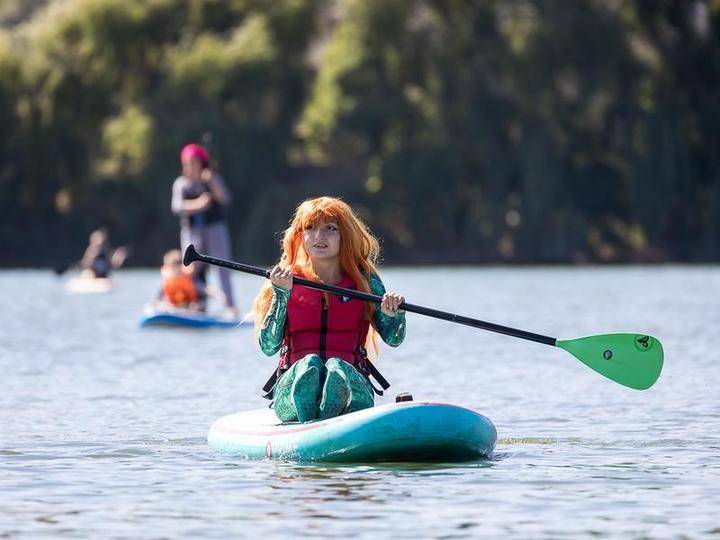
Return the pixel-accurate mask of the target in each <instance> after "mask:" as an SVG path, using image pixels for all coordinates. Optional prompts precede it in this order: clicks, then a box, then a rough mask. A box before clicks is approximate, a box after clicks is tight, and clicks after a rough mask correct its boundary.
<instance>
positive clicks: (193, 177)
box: [171, 144, 237, 314]
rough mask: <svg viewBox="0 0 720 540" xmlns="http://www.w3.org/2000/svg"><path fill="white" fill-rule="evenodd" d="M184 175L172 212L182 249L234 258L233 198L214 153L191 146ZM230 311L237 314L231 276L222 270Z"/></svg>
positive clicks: (184, 159)
mask: <svg viewBox="0 0 720 540" xmlns="http://www.w3.org/2000/svg"><path fill="white" fill-rule="evenodd" d="M180 162H181V164H182V175H181V176H179V177H178V178H177V179H176V180H175V182H174V183H173V187H172V203H171V207H172V211H173V213H175V214H177V215H178V216H180V245H181V246H182V249H183V250H185V248H186V247H187V246H188V245H189V244H194V245H195V247H197V248H198V250H200V251H204V252H205V253H207V254H209V255H212V256H215V257H221V258H225V259H228V258H230V232H229V230H228V226H227V222H226V220H225V210H226V208H227V207H228V206H229V205H230V202H231V196H230V193H229V191H228V190H227V188H226V187H225V182H224V181H223V179H222V177H221V176H220V175H219V174H218V173H217V172H216V171H214V170H213V169H212V168H211V166H210V153H209V152H208V151H207V150H206V149H205V148H204V147H202V146H200V145H199V144H188V145H186V146H185V147H183V149H182V151H181V152H180ZM219 273H220V285H221V287H222V291H223V293H224V295H225V305H226V308H227V311H228V312H230V313H231V314H236V313H237V310H236V308H235V302H234V299H233V294H232V285H231V282H230V273H229V272H228V270H227V269H225V268H220V269H219Z"/></svg>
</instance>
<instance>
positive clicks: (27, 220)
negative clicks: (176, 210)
mask: <svg viewBox="0 0 720 540" xmlns="http://www.w3.org/2000/svg"><path fill="white" fill-rule="evenodd" d="M6 2H7V3H5V4H3V7H1V8H0V24H1V25H2V27H1V29H0V122H2V126H3V129H2V130H1V131H0V242H2V244H3V246H4V250H3V253H4V255H3V257H2V264H3V265H38V264H52V263H53V262H58V261H60V262H62V261H64V260H67V259H68V258H73V257H76V256H79V254H80V253H81V251H82V249H83V247H84V244H85V241H86V239H87V234H88V233H89V232H90V230H92V229H93V228H94V227H96V226H99V225H105V226H107V227H108V229H109V230H110V232H111V237H112V240H113V241H114V243H115V244H120V243H128V244H130V245H131V246H132V248H133V251H134V254H133V258H132V259H131V262H132V263H134V264H153V265H154V264H156V263H159V261H160V257H161V255H162V252H163V251H164V250H165V249H167V248H169V247H174V246H175V245H176V244H177V237H178V223H177V219H176V218H175V217H174V216H172V215H171V213H170V209H169V201H170V186H171V183H172V181H173V180H174V178H175V177H176V176H177V175H178V173H179V162H178V156H179V150H180V148H181V147H182V145H183V144H185V143H187V142H200V143H202V144H205V145H206V146H207V147H208V148H209V149H210V150H211V152H212V153H213V155H214V156H215V158H216V160H217V162H218V164H219V169H220V171H221V173H222V174H223V176H224V177H225V179H226V181H227V182H228V184H229V186H230V188H231V190H232V192H233V194H234V197H235V201H234V204H233V207H232V211H231V213H230V226H231V231H232V235H233V243H234V254H235V256H236V257H237V258H239V259H243V260H246V261H248V262H254V263H259V262H264V263H269V262H271V261H272V260H274V259H275V257H276V256H277V253H278V240H279V237H278V235H277V232H278V231H280V230H282V229H283V228H284V227H285V226H286V224H287V221H288V219H289V218H290V213H291V211H292V209H293V208H294V207H295V205H296V204H297V203H298V202H299V201H300V200H301V199H303V198H306V197H309V196H316V195H320V194H329V195H340V196H342V197H344V198H345V199H346V200H347V201H348V202H350V203H351V204H353V206H355V207H356V208H357V209H358V210H359V211H360V213H361V214H362V215H363V217H364V218H365V219H366V220H367V222H368V223H369V224H370V226H371V228H372V229H373V230H374V232H375V233H376V234H377V235H378V236H379V237H380V238H381V240H382V242H383V245H384V255H385V260H386V261H389V262H408V263H412V262H484V261H518V262H561V261H578V262H582V261H590V262H593V261H609V262H612V261H664V260H679V261H710V260H712V261H716V260H718V259H720V208H719V205H720V191H719V190H720V154H719V152H718V150H719V149H720V145H719V143H720V141H719V140H718V139H719V136H720V133H719V131H718V125H719V123H720V91H719V88H718V82H719V81H720V46H719V45H720V44H719V43H718V37H719V35H720V34H719V30H720V1H718V0H707V1H701V0H692V1H690V0H688V1H683V0H674V1H673V0H664V1H661V0H655V1H653V0H635V1H623V0H577V1H575V2H562V1H560V0H544V1H541V0H536V1H517V0H515V1H513V0H494V1H493V0H487V1H485V0H484V1H479V0H478V1H466V0H390V1H389V0H335V1H331V0H324V1H320V0H273V1H265V0H46V1H43V0H35V1H29V2H20V1H19V0H17V1H13V0H6Z"/></svg>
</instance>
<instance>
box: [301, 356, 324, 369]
mask: <svg viewBox="0 0 720 540" xmlns="http://www.w3.org/2000/svg"><path fill="white" fill-rule="evenodd" d="M297 363H298V364H299V365H298V369H300V368H302V369H305V368H309V367H311V366H314V367H316V368H318V370H320V372H321V373H322V368H323V361H322V359H321V358H320V356H319V355H317V354H315V353H310V354H306V355H305V356H303V357H302V358H301V359H300V360H298V361H297Z"/></svg>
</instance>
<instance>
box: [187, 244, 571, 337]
mask: <svg viewBox="0 0 720 540" xmlns="http://www.w3.org/2000/svg"><path fill="white" fill-rule="evenodd" d="M193 261H200V262H204V263H207V264H212V265H213V266H221V267H223V268H229V269H231V270H239V271H240V272H245V273H246V274H254V275H256V276H260V277H265V278H269V277H270V271H269V270H266V269H264V268H258V267H257V266H250V265H248V264H242V263H238V262H234V261H227V260H225V259H218V258H216V257H210V256H209V255H203V254H201V253H198V252H197V251H195V247H194V246H193V245H192V244H190V245H189V246H188V247H187V249H186V250H185V255H184V257H183V263H184V264H185V266H187V265H189V264H190V263H191V262H193ZM292 280H293V284H297V285H302V286H303V287H308V288H309V289H315V290H318V291H326V292H331V293H334V294H337V295H340V296H347V297H349V298H355V299H356V300H363V301H365V302H372V303H375V304H379V303H380V302H382V296H378V295H376V294H370V293H366V292H362V291H355V290H352V289H345V288H343V287H336V286H335V285H328V284H326V283H319V282H317V281H310V280H308V279H304V278H301V277H295V276H293V278H292ZM399 309H403V310H405V311H410V312H412V313H419V314H420V315H427V316H428V317H434V318H436V319H442V320H444V321H450V322H454V323H458V324H464V325H465V326H472V327H473V328H481V329H483V330H489V331H491V332H497V333H498V334H505V335H507V336H514V337H517V338H521V339H527V340H529V341H535V342H537V343H543V344H545V345H552V346H555V343H556V342H557V339H556V338H554V337H549V336H543V335H542V334H535V333H533V332H526V331H525V330H518V329H517V328H510V327H509V326H502V325H500V324H495V323H490V322H486V321H481V320H479V319H473V318H471V317H464V316H462V315H456V314H454V313H448V312H446V311H440V310H437V309H432V308H426V307H423V306H415V305H413V304H408V303H407V302H403V303H402V304H400V306H399Z"/></svg>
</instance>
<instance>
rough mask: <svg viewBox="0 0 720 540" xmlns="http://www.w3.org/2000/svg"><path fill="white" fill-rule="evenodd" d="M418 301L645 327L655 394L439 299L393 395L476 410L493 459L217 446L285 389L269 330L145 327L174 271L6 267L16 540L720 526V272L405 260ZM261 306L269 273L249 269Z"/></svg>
mask: <svg viewBox="0 0 720 540" xmlns="http://www.w3.org/2000/svg"><path fill="white" fill-rule="evenodd" d="M383 275H384V280H385V282H386V284H387V285H388V287H389V288H390V289H393V290H398V291H400V292H403V293H404V294H405V295H406V297H407V298H408V300H409V301H411V302H413V303H415V304H421V305H426V306H431V307H436V308H439V309H444V310H447V311H452V312H455V313H461V314H465V315H470V316H475V317H478V318H482V319H484V320H488V321H492V322H496V323H501V324H507V325H510V326H514V327H516V328H522V329H526V330H530V331H534V332H538V333H542V334H546V335H551V336H557V337H563V338H570V337H577V336H582V335H589V334H595V333H603V332H618V331H631V332H632V331H637V332H643V333H650V334H653V335H655V336H657V337H659V338H660V339H661V340H662V342H663V344H664V346H665V351H666V360H665V368H664V371H663V374H662V376H661V378H660V380H659V381H658V383H657V384H656V385H655V386H654V387H653V388H651V389H650V390H648V391H644V392H638V391H634V390H630V389H628V388H625V387H622V386H620V385H618V384H616V383H613V382H611V381H608V380H606V379H604V378H602V377H601V376H599V375H597V374H596V373H594V372H592V371H590V370H589V369H587V368H586V367H585V366H583V365H582V364H581V363H580V362H578V361H576V360H575V359H574V358H573V357H572V356H570V355H569V354H567V353H565V352H564V351H562V350H560V349H556V348H553V347H548V346H544V345H538V344H535V343H531V342H526V341H523V340H519V339H515V338H509V337H506V336H501V335H497V334H492V333H489V332H485V331H481V330H476V329H472V328H467V327H462V326H459V325H453V324H450V323H447V322H442V321H438V320H434V319H429V318H426V317H422V316H419V315H413V314H410V315H408V334H407V338H406V342H405V343H404V344H403V345H402V346H401V347H400V348H399V349H396V350H395V349H393V350H390V349H389V348H384V349H382V351H381V358H380V361H379V365H380V367H381V369H382V371H383V373H384V375H385V376H386V377H387V378H388V379H389V380H390V381H391V382H392V384H393V387H392V389H391V390H392V395H391V396H387V397H384V398H380V399H379V402H381V403H385V402H388V401H390V400H392V399H393V396H394V394H395V393H397V392H400V391H410V392H412V393H413V394H414V396H415V398H416V399H437V400H442V401H450V402H456V403H459V404H462V405H465V406H469V407H473V408H477V409H479V410H482V411H483V412H485V414H487V415H488V416H489V417H490V418H491V419H492V420H493V421H494V422H495V425H496V427H497V430H498V437H499V439H498V445H497V448H496V451H495V453H494V455H493V456H492V458H491V459H488V460H481V461H477V462H473V463H464V464H435V465H392V464H387V465H358V466H328V465H318V464H295V463H286V462H276V461H245V460H240V459H232V458H228V457H225V456H222V455H216V454H214V453H213V452H212V451H210V450H209V449H208V447H207V446H206V444H205V435H206V432H207V429H208V427H209V426H210V424H211V423H212V421H213V420H214V419H216V418H217V417H219V416H222V415H225V414H228V413H231V412H235V411H240V410H246V409H252V408H258V407H262V406H265V403H266V402H265V401H264V400H262V399H261V398H260V395H259V389H260V386H261V385H262V384H263V383H264V382H265V379H266V378H267V376H268V375H269V373H270V371H271V370H272V365H273V361H272V360H270V359H267V358H265V357H262V355H261V354H260V353H259V351H258V350H257V348H256V346H255V344H254V341H253V337H252V331H251V330H246V329H238V330H229V331H228V330H214V331H197V330H194V331H193V330H148V329H145V330H141V329H139V328H138V324H137V322H138V317H139V315H140V312H141V309H142V306H143V304H144V302H145V301H146V300H148V299H149V298H150V297H152V296H153V295H154V294H155V292H156V290H157V286H158V283H157V273H156V272H151V271H123V272H119V273H117V274H116V284H117V287H116V288H115V290H113V291H112V292H111V293H109V294H104V295H69V294H67V293H66V292H65V291H64V288H63V285H64V283H63V280H61V279H58V278H56V277H55V276H53V275H51V274H50V273H49V272H47V271H4V272H0V290H1V291H2V294H0V321H1V322H2V324H0V343H2V348H1V350H0V369H1V372H0V373H1V374H0V537H2V538H48V537H62V538H193V539H197V538H229V537H241V538H242V537H247V538H278V537H281V536H282V537H284V538H305V537H313V538H337V537H344V538H370V539H378V538H394V539H400V538H413V539H414V538H475V537H480V536H487V537H504V538H576V537H582V536H599V537H622V538H644V537H646V538H654V537H663V538H668V537H678V538H679V537H689V538H695V537H702V536H715V537H718V536H720V517H718V516H719V515H720V513H719V511H718V508H720V390H718V387H719V386H720V358H718V350H719V349H720V347H719V346H718V328H720V309H718V308H719V307H720V301H719V300H718V299H719V298H720V269H718V268H716V267H689V268H688V267H627V268H520V269H518V268H459V269H458V268H441V267H436V268H424V269H404V268H397V269H387V270H386V271H385V272H384V274H383ZM234 279H235V281H234V283H235V286H236V291H237V296H238V299H240V302H241V304H242V305H244V306H245V307H249V304H250V302H251V298H252V296H253V294H254V292H255V291H256V289H257V287H258V286H259V284H260V282H259V280H258V278H254V277H248V276H240V275H238V276H235V277H234Z"/></svg>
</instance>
